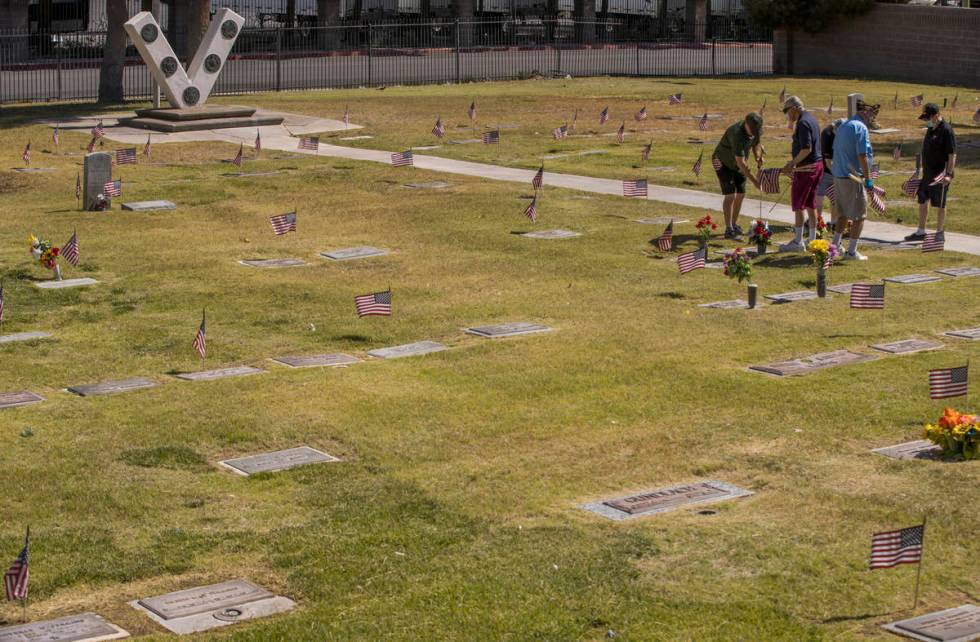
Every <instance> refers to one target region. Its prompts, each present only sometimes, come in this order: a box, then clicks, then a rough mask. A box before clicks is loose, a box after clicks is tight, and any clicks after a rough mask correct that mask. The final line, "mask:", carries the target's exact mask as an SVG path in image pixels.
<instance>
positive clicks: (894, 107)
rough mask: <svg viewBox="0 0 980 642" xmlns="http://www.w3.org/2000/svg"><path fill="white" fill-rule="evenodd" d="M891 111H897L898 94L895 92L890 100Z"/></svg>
mask: <svg viewBox="0 0 980 642" xmlns="http://www.w3.org/2000/svg"><path fill="white" fill-rule="evenodd" d="M892 109H898V92H897V91H896V92H895V97H894V98H892Z"/></svg>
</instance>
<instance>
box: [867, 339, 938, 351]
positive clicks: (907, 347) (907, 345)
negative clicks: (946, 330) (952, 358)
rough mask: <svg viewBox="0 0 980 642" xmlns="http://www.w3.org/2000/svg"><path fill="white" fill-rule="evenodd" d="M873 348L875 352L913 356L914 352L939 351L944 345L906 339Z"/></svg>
mask: <svg viewBox="0 0 980 642" xmlns="http://www.w3.org/2000/svg"><path fill="white" fill-rule="evenodd" d="M871 347H872V348H874V349H875V350H880V351H882V352H889V353H891V354H912V353H913V352H923V351H925V350H938V349H939V348H942V347H943V344H941V343H938V342H936V341H927V340H925V339H904V340H902V341H893V342H891V343H876V344H874V345H872V346H871Z"/></svg>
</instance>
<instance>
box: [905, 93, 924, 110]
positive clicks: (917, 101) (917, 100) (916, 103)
mask: <svg viewBox="0 0 980 642" xmlns="http://www.w3.org/2000/svg"><path fill="white" fill-rule="evenodd" d="M923 98H924V96H923V95H922V94H919V95H918V96H912V98H911V99H910V101H909V102H911V103H912V106H913V107H921V106H922V100H923Z"/></svg>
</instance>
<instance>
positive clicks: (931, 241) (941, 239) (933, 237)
mask: <svg viewBox="0 0 980 642" xmlns="http://www.w3.org/2000/svg"><path fill="white" fill-rule="evenodd" d="M945 246H946V236H945V235H944V234H940V233H939V232H933V233H932V234H926V237H925V238H924V239H922V251H923V252H942V251H943V249H944V248H945Z"/></svg>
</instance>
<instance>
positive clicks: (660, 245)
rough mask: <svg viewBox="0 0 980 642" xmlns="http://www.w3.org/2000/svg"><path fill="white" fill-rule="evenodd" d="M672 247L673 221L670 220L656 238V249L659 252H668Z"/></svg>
mask: <svg viewBox="0 0 980 642" xmlns="http://www.w3.org/2000/svg"><path fill="white" fill-rule="evenodd" d="M673 247H674V220H673V219H671V221H670V223H668V224H667V227H666V229H664V232H663V234H661V235H660V236H658V237H657V249H659V250H660V251H661V252H670V250H671V249H673Z"/></svg>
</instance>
